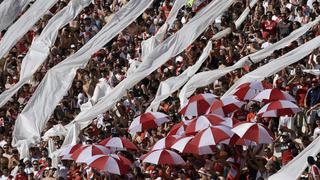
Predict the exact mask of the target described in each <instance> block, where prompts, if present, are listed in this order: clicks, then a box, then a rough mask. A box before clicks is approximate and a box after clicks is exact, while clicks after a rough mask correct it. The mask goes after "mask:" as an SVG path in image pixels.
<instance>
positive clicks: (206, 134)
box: [190, 125, 233, 148]
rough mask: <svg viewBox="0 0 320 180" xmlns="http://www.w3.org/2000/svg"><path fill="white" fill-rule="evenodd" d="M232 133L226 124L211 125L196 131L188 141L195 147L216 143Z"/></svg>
mask: <svg viewBox="0 0 320 180" xmlns="http://www.w3.org/2000/svg"><path fill="white" fill-rule="evenodd" d="M232 134H233V133H232V132H231V128H230V127H228V126H223V125H218V126H212V127H208V128H206V129H204V130H202V131H200V132H198V133H197V134H196V135H195V136H194V138H193V139H192V140H191V142H190V143H191V144H192V145H195V146H196V147H197V148H201V147H205V146H212V145H217V144H218V143H220V142H221V141H223V140H226V139H228V138H230V137H231V136H232Z"/></svg>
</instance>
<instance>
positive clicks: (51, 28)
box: [0, 0, 91, 107]
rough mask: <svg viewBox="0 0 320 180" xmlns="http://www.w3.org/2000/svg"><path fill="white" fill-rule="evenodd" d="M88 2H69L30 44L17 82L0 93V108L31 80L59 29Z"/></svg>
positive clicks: (81, 0)
mask: <svg viewBox="0 0 320 180" xmlns="http://www.w3.org/2000/svg"><path fill="white" fill-rule="evenodd" d="M90 2H91V0H71V1H70V2H69V4H68V5H67V6H66V7H65V8H63V9H62V10H61V11H59V12H58V13H57V14H56V15H55V16H54V17H52V18H51V19H50V20H49V22H48V24H47V25H46V27H45V28H44V29H43V31H42V32H41V34H40V36H39V37H36V38H35V40H34V41H33V42H32V44H31V46H30V48H29V51H28V53H27V54H26V56H25V57H24V58H23V60H22V64H21V71H20V78H19V82H17V83H16V84H15V85H14V86H12V87H11V88H10V89H8V90H6V91H4V92H3V93H1V95H0V107H2V106H3V105H5V104H6V103H7V102H8V101H9V100H10V99H11V97H12V96H13V95H14V94H15V93H16V92H17V91H18V90H19V89H20V88H21V87H22V86H23V85H24V84H25V83H27V82H28V81H29V80H31V79H32V75H33V74H34V73H35V72H36V71H37V70H38V68H39V67H40V66H41V65H42V64H43V62H44V61H45V60H46V58H47V57H48V55H49V53H50V48H51V46H52V45H53V44H54V42H55V41H56V39H57V36H58V32H59V29H61V28H62V27H63V26H65V25H66V24H67V23H68V22H69V21H71V20H73V19H74V18H76V17H77V15H78V14H79V13H80V12H81V10H82V9H83V8H84V7H86V6H88V5H89V4H90ZM34 59H36V61H34Z"/></svg>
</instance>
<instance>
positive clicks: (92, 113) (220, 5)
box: [65, 0, 233, 142]
mask: <svg viewBox="0 0 320 180" xmlns="http://www.w3.org/2000/svg"><path fill="white" fill-rule="evenodd" d="M232 2H233V0H226V1H214V2H212V3H210V4H209V5H207V6H206V7H205V8H203V9H202V10H201V11H200V12H199V13H198V14H197V15H196V16H195V17H193V18H192V19H191V20H190V21H189V22H188V23H187V24H185V25H184V26H183V27H182V29H180V30H179V31H178V32H177V33H176V34H174V35H173V36H171V37H169V38H168V39H166V40H165V41H164V42H163V43H161V44H160V45H159V46H158V47H156V48H155V49H154V51H153V52H152V53H150V55H149V56H148V57H147V59H146V60H145V61H143V62H142V64H141V65H140V66H139V68H146V69H144V70H140V71H137V72H136V73H135V74H133V75H132V76H129V77H127V78H126V79H124V80H123V81H121V82H120V83H119V84H118V85H117V86H116V87H115V88H114V89H112V91H111V92H110V93H109V94H108V95H106V96H105V97H103V98H102V99H101V100H100V101H99V102H98V103H97V104H96V105H94V106H93V107H92V108H91V109H89V110H87V111H83V112H80V114H79V115H78V116H77V117H76V118H75V119H74V120H73V121H72V122H71V123H70V124H79V125H80V128H81V129H83V128H85V127H87V126H88V125H89V124H90V123H91V120H92V119H93V118H95V117H97V115H99V114H101V113H103V112H105V111H107V110H109V109H110V108H112V107H113V106H114V105H115V103H116V102H117V101H118V100H120V99H121V97H123V96H124V94H125V93H126V90H127V89H130V88H132V87H133V86H134V85H135V84H137V83H138V82H139V81H141V80H142V79H144V78H145V77H146V76H148V75H149V74H151V73H152V72H153V71H155V70H156V69H157V68H159V67H160V66H161V65H162V64H164V63H165V62H167V61H168V60H169V59H170V57H174V56H176V55H177V54H179V53H181V52H182V51H183V50H184V49H185V48H187V47H188V46H189V45H190V44H191V43H192V42H193V41H194V40H195V39H196V38H198V37H199V35H200V34H201V33H202V32H203V31H204V30H205V29H206V28H207V27H208V26H209V25H210V24H211V23H212V21H214V20H215V18H216V17H217V16H219V15H220V14H222V12H223V11H225V10H226V9H227V8H228V7H229V6H230V5H231V4H232ZM149 58H150V59H149ZM144 63H145V64H144ZM70 139H72V138H70ZM65 141H66V142H68V141H69V140H68V139H67V138H66V139H65Z"/></svg>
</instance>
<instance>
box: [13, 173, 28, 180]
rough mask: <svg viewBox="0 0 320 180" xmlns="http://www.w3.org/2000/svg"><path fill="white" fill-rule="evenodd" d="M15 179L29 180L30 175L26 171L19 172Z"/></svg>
mask: <svg viewBox="0 0 320 180" xmlns="http://www.w3.org/2000/svg"><path fill="white" fill-rule="evenodd" d="M14 179H15V180H28V176H27V175H26V173H18V174H17V175H16V177H14Z"/></svg>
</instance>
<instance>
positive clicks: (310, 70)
mask: <svg viewBox="0 0 320 180" xmlns="http://www.w3.org/2000/svg"><path fill="white" fill-rule="evenodd" d="M302 71H303V72H305V73H309V74H313V75H315V76H319V75H320V69H304V70H302Z"/></svg>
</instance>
